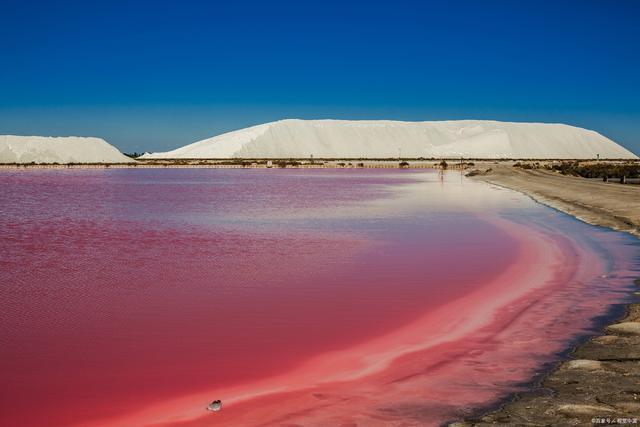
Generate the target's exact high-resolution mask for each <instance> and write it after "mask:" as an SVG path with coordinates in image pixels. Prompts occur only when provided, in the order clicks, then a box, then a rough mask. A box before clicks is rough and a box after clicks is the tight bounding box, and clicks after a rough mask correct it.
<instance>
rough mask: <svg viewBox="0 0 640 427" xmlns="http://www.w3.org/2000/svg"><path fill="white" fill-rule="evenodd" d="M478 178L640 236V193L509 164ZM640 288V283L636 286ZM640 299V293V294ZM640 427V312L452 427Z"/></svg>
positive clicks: (639, 308) (637, 308)
mask: <svg viewBox="0 0 640 427" xmlns="http://www.w3.org/2000/svg"><path fill="white" fill-rule="evenodd" d="M480 166H481V167H484V168H483V169H482V170H484V171H486V169H488V168H491V169H492V170H491V171H489V172H487V173H481V174H478V175H476V176H475V177H474V178H475V179H477V180H482V181H485V182H489V183H492V184H495V185H500V186H503V187H506V188H510V189H513V190H517V191H520V192H522V193H524V194H527V195H529V196H531V197H532V198H534V199H535V200H536V201H538V202H541V203H544V204H546V205H548V206H551V207H553V208H555V209H558V210H560V211H563V212H565V213H568V214H570V215H573V216H575V217H577V218H579V219H581V220H583V221H585V222H587V223H590V224H594V225H599V226H604V227H609V228H612V229H615V230H620V231H625V232H628V233H631V234H634V235H636V236H640V187H639V186H631V185H620V184H616V183H604V182H600V181H594V180H588V179H584V178H577V177H568V176H563V175H560V174H557V173H554V172H549V171H544V170H523V169H519V168H514V167H512V166H511V165H509V164H500V165H496V164H493V163H487V164H483V165H480ZM635 284H636V285H638V286H639V287H640V279H637V280H636V281H635ZM639 291H640V289H639ZM636 294H640V292H636ZM638 423H640V304H637V303H636V304H629V305H628V306H627V307H626V310H625V314H624V315H623V316H622V317H621V318H620V319H619V320H618V321H616V322H615V323H612V324H610V325H609V326H607V327H606V328H605V330H604V331H603V334H602V335H599V336H596V337H593V338H591V339H589V340H588V341H587V342H586V343H583V344H581V345H579V346H577V347H576V348H575V349H573V351H572V352H571V353H570V357H569V360H566V361H565V362H563V363H560V364H559V365H558V366H557V367H556V368H555V369H554V370H553V371H552V372H550V373H549V374H548V375H547V376H546V377H544V378H542V379H541V380H539V381H538V382H537V383H536V385H535V386H534V387H533V388H532V389H531V390H530V391H528V392H525V393H518V394H516V395H515V396H513V397H512V399H511V400H510V401H509V402H507V403H505V404H504V405H502V406H501V407H500V408H499V409H498V410H494V411H492V412H489V413H486V412H485V414H483V415H480V416H479V417H477V418H470V419H468V420H467V421H465V422H454V423H451V424H450V425H451V426H456V427H463V426H488V425H522V426H543V425H544V426H547V425H605V424H617V425H637V424H638Z"/></svg>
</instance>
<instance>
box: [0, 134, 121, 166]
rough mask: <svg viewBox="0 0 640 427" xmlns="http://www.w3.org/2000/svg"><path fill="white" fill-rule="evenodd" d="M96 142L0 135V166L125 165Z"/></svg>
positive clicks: (102, 142)
mask: <svg viewBox="0 0 640 427" xmlns="http://www.w3.org/2000/svg"><path fill="white" fill-rule="evenodd" d="M132 161H133V160H132V159H131V158H129V157H127V156H125V155H124V154H122V153H121V152H120V151H118V149H117V148H115V147H114V146H113V145H111V144H109V143H107V142H106V141H105V140H103V139H100V138H83V137H77V136H69V137H59V138H56V137H48V136H15V135H0V163H31V162H34V163H60V164H63V163H129V162H132Z"/></svg>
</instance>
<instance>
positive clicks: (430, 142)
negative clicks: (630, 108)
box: [142, 120, 637, 159]
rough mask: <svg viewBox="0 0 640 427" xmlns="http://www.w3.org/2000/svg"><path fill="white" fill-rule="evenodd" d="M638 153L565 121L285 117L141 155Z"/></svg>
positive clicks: (614, 155) (516, 155) (556, 155)
mask: <svg viewBox="0 0 640 427" xmlns="http://www.w3.org/2000/svg"><path fill="white" fill-rule="evenodd" d="M311 155H313V156H314V157H316V158H390V157H398V156H399V155H401V156H402V157H408V158H419V157H425V158H431V157H435V158H440V157H461V156H462V157H466V158H537V159H543V158H544V159H556V158H558V159H562V158H564V159H588V158H596V157H597V156H598V155H599V156H600V158H601V159H605V158H615V159H618V158H629V159H631V158H637V156H636V155H634V154H633V153H631V152H630V151H628V150H627V149H625V148H623V147H621V146H620V145H618V144H616V143H615V142H613V141H612V140H610V139H608V138H606V137H604V136H602V135H600V134H599V133H597V132H594V131H591V130H587V129H582V128H578V127H574V126H568V125H563V124H545V123H511V122H497V121H486V120H459V121H440V122H400V121H388V120H377V121H369V120H363V121H353V120H281V121H277V122H272V123H266V124H262V125H258V126H253V127H249V128H246V129H240V130H236V131H233V132H228V133H225V134H222V135H218V136H215V137H213V138H209V139H205V140H202V141H199V142H195V143H193V144H190V145H187V146H184V147H181V148H178V149H176V150H173V151H168V152H164V153H151V154H145V155H144V156H142V158H183V159H184V158H232V157H244V158H287V157H294V158H307V157H310V156H311Z"/></svg>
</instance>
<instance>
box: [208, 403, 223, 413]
mask: <svg viewBox="0 0 640 427" xmlns="http://www.w3.org/2000/svg"><path fill="white" fill-rule="evenodd" d="M220 409H222V400H214V401H213V402H211V403H209V405H207V411H219V410H220Z"/></svg>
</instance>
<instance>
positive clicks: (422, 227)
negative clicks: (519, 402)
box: [0, 169, 637, 426]
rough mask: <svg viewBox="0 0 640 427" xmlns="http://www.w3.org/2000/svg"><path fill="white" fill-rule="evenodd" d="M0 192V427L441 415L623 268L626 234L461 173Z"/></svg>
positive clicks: (20, 185)
mask: <svg viewBox="0 0 640 427" xmlns="http://www.w3.org/2000/svg"><path fill="white" fill-rule="evenodd" d="M0 200H1V201H2V204H1V206H0V214H1V215H0V284H1V285H0V286H1V287H0V302H1V304H2V311H1V312H0V322H1V325H2V329H1V330H0V377H1V379H2V388H1V390H0V393H1V394H0V425H3V426H5V425H6V426H43V425H47V426H63V425H87V426H88V425H91V426H112V425H113V426H117V425H125V426H129V425H141V426H142V425H167V426H169V425H170V426H178V425H179V426H199V425H208V426H210V425H225V426H226V425H229V426H238V425H288V426H292V425H318V426H322V425H343V426H347V425H349V426H354V425H361V426H372V425H373V426H375V425H403V426H406V425H430V424H432V425H437V424H440V423H442V422H444V421H446V420H450V419H456V418H458V417H461V416H464V415H467V414H469V413H472V412H473V410H474V409H475V408H479V407H483V406H486V405H491V404H492V403H494V402H496V401H497V400H499V399H501V398H504V397H505V396H506V395H508V394H509V393H512V392H514V391H517V390H519V389H521V388H522V387H523V384H524V383H526V382H527V381H529V380H530V379H531V378H532V377H533V376H534V375H536V373H538V372H540V371H541V370H542V369H544V367H545V363H547V362H549V361H552V360H554V358H555V357H556V355H557V354H558V353H559V352H561V351H563V350H565V349H566V348H568V347H569V346H570V345H571V343H572V342H573V340H575V339H576V338H577V337H579V336H582V335H584V334H586V333H589V331H590V329H591V328H593V327H594V323H593V319H594V318H595V317H597V316H601V315H604V314H607V313H608V312H609V310H610V308H611V307H612V306H613V305H614V304H618V303H621V302H624V301H627V300H628V299H629V293H630V292H629V289H630V284H631V281H632V278H633V276H634V275H636V274H637V271H636V267H637V259H636V258H635V257H636V256H637V244H636V241H635V240H634V239H632V238H631V237H628V236H626V235H622V234H619V233H614V232H610V231H606V230H603V229H600V228H596V227H591V226H587V225H585V224H582V223H579V222H578V221H576V220H574V219H571V218H569V217H567V216H565V215H563V214H559V213H557V212H555V211H553V210H551V209H548V208H545V207H542V206H540V205H537V204H535V203H534V202H532V201H531V200H530V199H528V198H526V197H525V196H523V195H520V194H518V193H515V192H512V191H508V190H503V189H498V188H495V187H491V186H489V185H486V184H481V183H476V182H472V181H469V180H467V179H465V178H462V177H460V175H458V174H455V173H449V174H448V175H445V176H444V177H442V176H439V175H438V174H436V173H434V172H420V173H416V172H409V171H380V170H378V171H376V170H374V171H364V170H211V169H206V170H91V171H89V170H68V171H60V170H56V171H12V172H9V171H3V172H2V173H0ZM214 399H222V401H223V409H222V410H221V411H220V412H217V413H207V411H206V410H205V408H206V405H207V403H208V402H209V401H211V400H214Z"/></svg>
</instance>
